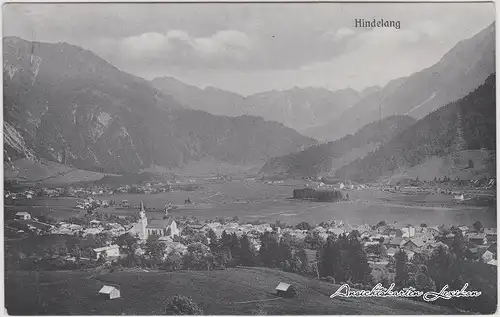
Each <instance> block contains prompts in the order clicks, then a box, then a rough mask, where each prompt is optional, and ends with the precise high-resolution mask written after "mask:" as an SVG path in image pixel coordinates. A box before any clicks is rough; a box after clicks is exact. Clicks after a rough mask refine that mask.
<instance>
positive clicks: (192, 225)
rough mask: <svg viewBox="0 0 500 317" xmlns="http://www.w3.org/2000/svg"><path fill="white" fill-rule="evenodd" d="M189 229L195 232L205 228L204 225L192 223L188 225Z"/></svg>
mask: <svg viewBox="0 0 500 317" xmlns="http://www.w3.org/2000/svg"><path fill="white" fill-rule="evenodd" d="M188 227H189V228H191V229H193V230H195V231H202V230H203V228H205V227H207V225H206V224H199V223H192V224H189V225H188Z"/></svg>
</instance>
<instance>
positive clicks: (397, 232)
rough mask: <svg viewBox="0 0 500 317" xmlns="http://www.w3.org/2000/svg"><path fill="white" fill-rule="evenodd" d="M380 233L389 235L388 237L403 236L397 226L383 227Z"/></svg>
mask: <svg viewBox="0 0 500 317" xmlns="http://www.w3.org/2000/svg"><path fill="white" fill-rule="evenodd" d="M381 233H382V235H385V236H389V237H398V238H401V237H402V236H403V232H402V231H401V229H398V228H391V227H389V228H385V229H384V230H383V231H382V232H381Z"/></svg>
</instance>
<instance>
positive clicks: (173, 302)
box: [165, 295, 203, 315]
mask: <svg viewBox="0 0 500 317" xmlns="http://www.w3.org/2000/svg"><path fill="white" fill-rule="evenodd" d="M165 314H166V315H203V310H202V309H201V308H200V307H198V305H197V304H196V303H195V302H194V301H193V300H192V299H191V298H189V297H186V296H181V295H175V296H172V297H170V298H168V299H167V304H166V305H165Z"/></svg>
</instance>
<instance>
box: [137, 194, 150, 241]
mask: <svg viewBox="0 0 500 317" xmlns="http://www.w3.org/2000/svg"><path fill="white" fill-rule="evenodd" d="M139 225H140V230H141V231H140V234H139V237H140V238H141V239H143V240H146V239H147V238H148V230H147V226H148V218H147V217H146V210H145V209H144V202H143V201H142V200H141V211H139Z"/></svg>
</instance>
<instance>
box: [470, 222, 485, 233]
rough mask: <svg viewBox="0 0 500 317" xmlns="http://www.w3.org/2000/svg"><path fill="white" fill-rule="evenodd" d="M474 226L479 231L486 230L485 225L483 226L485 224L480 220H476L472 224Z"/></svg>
mask: <svg viewBox="0 0 500 317" xmlns="http://www.w3.org/2000/svg"><path fill="white" fill-rule="evenodd" d="M472 227H473V228H474V230H476V231H477V232H483V231H484V227H483V224H482V223H481V222H480V221H479V220H478V221H476V222H474V224H473V225H472Z"/></svg>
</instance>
